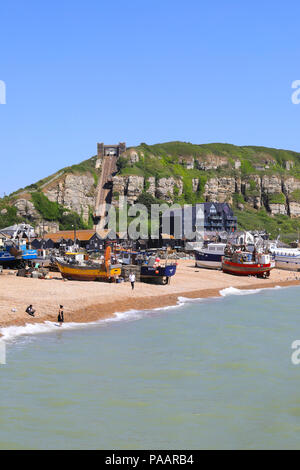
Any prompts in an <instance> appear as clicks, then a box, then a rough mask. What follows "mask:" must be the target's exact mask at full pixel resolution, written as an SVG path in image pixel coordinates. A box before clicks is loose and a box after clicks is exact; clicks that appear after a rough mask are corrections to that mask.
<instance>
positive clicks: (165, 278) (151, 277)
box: [141, 263, 177, 284]
mask: <svg viewBox="0 0 300 470" xmlns="http://www.w3.org/2000/svg"><path fill="white" fill-rule="evenodd" d="M176 269H177V264H176V263H172V264H167V265H165V266H161V265H157V266H147V265H142V266H141V281H144V282H155V283H158V284H169V282H170V278H171V277H173V276H175V274H176Z"/></svg>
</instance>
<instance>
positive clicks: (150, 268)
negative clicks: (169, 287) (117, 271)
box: [117, 250, 177, 284]
mask: <svg viewBox="0 0 300 470" xmlns="http://www.w3.org/2000/svg"><path fill="white" fill-rule="evenodd" d="M117 258H118V261H119V262H120V263H121V264H123V265H127V266H130V265H133V266H140V279H141V281H142V282H150V283H155V284H169V282H170V278H171V277H173V276H175V274H176V269H177V263H176V262H173V261H171V260H169V261H168V260H164V262H163V264H162V262H161V260H160V258H157V257H156V256H155V255H154V253H153V251H150V252H147V251H140V252H137V251H127V250H121V251H119V252H118V254H117Z"/></svg>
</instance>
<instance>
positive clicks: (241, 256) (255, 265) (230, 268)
mask: <svg viewBox="0 0 300 470" xmlns="http://www.w3.org/2000/svg"><path fill="white" fill-rule="evenodd" d="M274 267H275V262H274V261H273V260H272V259H271V256H270V255H269V254H267V253H250V252H242V251H236V252H234V253H232V254H231V255H226V256H224V257H223V259H222V270H223V272H224V273H228V274H236V275H238V276H257V277H269V276H270V272H271V270H272V269H273V268H274Z"/></svg>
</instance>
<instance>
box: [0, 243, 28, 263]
mask: <svg viewBox="0 0 300 470" xmlns="http://www.w3.org/2000/svg"><path fill="white" fill-rule="evenodd" d="M36 258H37V250H32V249H31V248H27V246H26V243H25V242H23V243H22V242H20V243H19V244H18V245H17V244H15V243H13V242H11V241H8V242H6V243H5V245H4V247H2V248H0V265H2V266H7V267H22V266H24V265H26V262H27V261H31V260H34V259H36Z"/></svg>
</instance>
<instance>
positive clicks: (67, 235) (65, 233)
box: [44, 230, 96, 242]
mask: <svg viewBox="0 0 300 470" xmlns="http://www.w3.org/2000/svg"><path fill="white" fill-rule="evenodd" d="M95 233H96V232H95V230H76V239H77V240H80V241H89V240H90V239H91V238H92V237H93V236H94V235H95ZM44 238H45V240H49V239H50V240H52V241H53V242H58V241H59V240H62V239H64V240H74V230H62V231H59V232H56V233H46V234H45V236H44Z"/></svg>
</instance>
